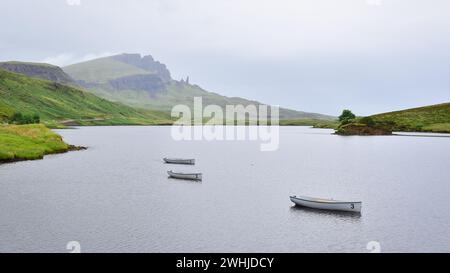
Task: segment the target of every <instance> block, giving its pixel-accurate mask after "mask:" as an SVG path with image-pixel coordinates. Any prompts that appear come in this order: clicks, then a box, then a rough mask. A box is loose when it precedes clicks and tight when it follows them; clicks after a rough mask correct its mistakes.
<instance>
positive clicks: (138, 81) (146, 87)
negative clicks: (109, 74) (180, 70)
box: [109, 74, 165, 95]
mask: <svg viewBox="0 0 450 273" xmlns="http://www.w3.org/2000/svg"><path fill="white" fill-rule="evenodd" d="M109 84H110V86H111V87H112V88H114V89H115V90H134V91H140V90H142V91H147V92H148V93H149V94H150V95H155V94H156V93H158V92H160V91H162V90H164V88H165V85H164V82H163V80H162V79H161V78H160V77H159V76H158V75H153V74H148V75H131V76H125V77H121V78H117V79H114V80H110V81H109Z"/></svg>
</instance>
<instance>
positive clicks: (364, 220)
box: [0, 127, 450, 252]
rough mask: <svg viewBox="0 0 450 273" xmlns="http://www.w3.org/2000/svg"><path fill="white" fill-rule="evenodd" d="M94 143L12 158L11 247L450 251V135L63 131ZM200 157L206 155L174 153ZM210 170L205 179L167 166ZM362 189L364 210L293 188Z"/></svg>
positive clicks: (7, 182)
mask: <svg viewBox="0 0 450 273" xmlns="http://www.w3.org/2000/svg"><path fill="white" fill-rule="evenodd" d="M58 133H60V134H61V135H62V136H63V137H64V139H65V140H66V141H67V142H68V143H71V144H75V145H83V146H88V147H89V149H88V150H86V151H79V152H70V153H66V154H61V155H52V156H47V157H46V158H45V159H44V160H40V161H29V162H19V163H14V164H7V165H1V166H0V252H20V251H26V252H68V251H67V250H66V244H67V243H68V242H69V241H78V242H79V243H80V244H81V251H82V252H209V251H211V252H310V251H314V252H368V250H367V249H366V245H367V243H368V242H369V241H378V242H379V243H380V244H381V251H383V252H392V251H393V252H398V251H406V252H443V251H446V252H448V251H450V199H449V197H450V170H449V167H450V138H447V137H426V136H423V137H422V136H377V137H341V136H336V135H331V134H330V133H331V130H323V129H310V128H307V127H282V128H280V147H279V150H278V151H276V152H260V149H259V148H260V146H259V143H258V142H251V141H233V142H225V141H224V142H219V141H213V142H208V141H192V142H186V141H174V140H172V138H171V135H170V127H84V128H79V129H75V130H59V131H58ZM165 156H169V157H194V158H196V159H197V165H196V166H177V165H166V164H163V163H162V160H161V159H162V158H163V157H165ZM170 169H173V170H182V171H183V170H184V171H190V170H199V171H201V172H203V176H204V180H203V182H190V181H183V180H174V179H169V178H167V174H166V171H167V170H170ZM293 194H296V195H310V196H316V197H325V198H334V199H352V200H355V199H356V200H361V201H363V209H362V213H361V215H351V214H343V213H332V212H320V211H314V210H307V209H299V208H295V207H293V206H292V203H291V202H290V200H289V195H293Z"/></svg>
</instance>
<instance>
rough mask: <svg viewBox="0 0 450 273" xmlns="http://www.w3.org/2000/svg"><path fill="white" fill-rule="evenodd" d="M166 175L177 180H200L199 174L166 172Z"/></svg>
mask: <svg viewBox="0 0 450 273" xmlns="http://www.w3.org/2000/svg"><path fill="white" fill-rule="evenodd" d="M167 174H168V175H169V176H170V177H173V178H178V179H189V180H202V174H201V173H176V172H173V171H168V172H167Z"/></svg>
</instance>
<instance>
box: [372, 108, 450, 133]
mask: <svg viewBox="0 0 450 273" xmlns="http://www.w3.org/2000/svg"><path fill="white" fill-rule="evenodd" d="M371 117H372V118H373V120H374V121H375V122H377V123H384V124H392V127H393V128H392V129H393V130H394V131H407V132H413V131H415V132H443V133H450V103H443V104H437V105H431V106H425V107H419V108H413V109H407V110H402V111H395V112H389V113H383V114H378V115H373V116H371Z"/></svg>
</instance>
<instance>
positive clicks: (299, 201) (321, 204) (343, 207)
mask: <svg viewBox="0 0 450 273" xmlns="http://www.w3.org/2000/svg"><path fill="white" fill-rule="evenodd" d="M290 199H291V201H292V202H293V203H294V204H295V205H298V206H302V207H308V208H313V209H322V210H335V211H347V212H356V213H360V212H361V207H362V203H361V202H359V201H358V202H346V201H334V200H326V199H319V198H310V197H297V196H291V197H290Z"/></svg>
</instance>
